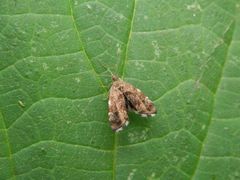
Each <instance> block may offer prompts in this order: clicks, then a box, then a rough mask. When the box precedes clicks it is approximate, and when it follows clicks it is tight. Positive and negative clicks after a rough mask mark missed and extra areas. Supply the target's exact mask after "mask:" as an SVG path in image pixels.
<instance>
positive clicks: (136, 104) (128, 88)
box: [118, 80, 157, 117]
mask: <svg viewBox="0 0 240 180" xmlns="http://www.w3.org/2000/svg"><path fill="white" fill-rule="evenodd" d="M118 81H119V89H120V91H121V92H122V93H123V94H124V96H125V99H126V101H127V103H126V104H127V108H128V109H129V110H132V111H134V112H136V113H138V114H140V115H141V116H142V117H147V116H155V115H156V113H157V109H156V108H155V106H154V104H153V102H152V101H151V100H150V99H149V98H148V97H147V96H145V95H144V94H143V93H142V92H141V91H140V90H139V89H137V88H135V87H134V86H132V85H131V84H129V83H126V82H124V81H122V80H118Z"/></svg>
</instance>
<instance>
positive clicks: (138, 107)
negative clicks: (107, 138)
mask: <svg viewBox="0 0 240 180" xmlns="http://www.w3.org/2000/svg"><path fill="white" fill-rule="evenodd" d="M112 81H113V82H112V86H111V88H110V91H109V99H108V116H109V122H110V125H111V128H112V130H113V131H116V132H118V131H121V130H122V129H123V127H124V126H127V125H128V124H129V122H128V114H127V112H128V111H133V112H135V113H137V114H140V115H141V116H142V117H148V116H155V115H156V113H157V110H156V108H155V106H154V104H153V102H152V101H151V100H149V98H148V97H147V96H145V95H144V94H143V93H142V92H141V91H140V90H139V89H137V88H135V87H134V86H133V85H131V84H129V83H126V82H124V81H123V80H121V79H120V78H118V77H117V76H114V75H113V76H112Z"/></svg>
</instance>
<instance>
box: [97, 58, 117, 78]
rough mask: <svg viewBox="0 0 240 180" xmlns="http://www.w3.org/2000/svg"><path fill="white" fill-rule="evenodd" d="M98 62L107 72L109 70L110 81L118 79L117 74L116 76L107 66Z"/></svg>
mask: <svg viewBox="0 0 240 180" xmlns="http://www.w3.org/2000/svg"><path fill="white" fill-rule="evenodd" d="M98 62H99V64H100V65H101V66H102V67H104V68H105V69H106V71H107V72H109V73H110V74H111V77H112V81H117V80H118V79H119V77H118V76H116V75H115V74H113V73H112V71H111V70H110V68H109V67H107V66H105V65H104V64H103V63H102V62H101V61H98Z"/></svg>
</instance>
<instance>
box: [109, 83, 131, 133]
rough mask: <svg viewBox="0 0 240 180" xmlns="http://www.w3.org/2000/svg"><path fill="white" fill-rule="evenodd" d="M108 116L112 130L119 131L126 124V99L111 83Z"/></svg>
mask: <svg viewBox="0 0 240 180" xmlns="http://www.w3.org/2000/svg"><path fill="white" fill-rule="evenodd" d="M108 116H109V122H110V125H111V128H112V130H114V131H120V130H122V127H123V126H124V125H128V114H127V108H126V101H125V97H124V95H123V93H122V92H121V91H119V90H118V88H116V87H115V86H114V85H112V87H111V89H110V93H109V100H108Z"/></svg>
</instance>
